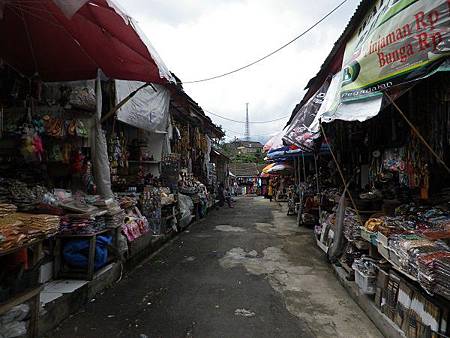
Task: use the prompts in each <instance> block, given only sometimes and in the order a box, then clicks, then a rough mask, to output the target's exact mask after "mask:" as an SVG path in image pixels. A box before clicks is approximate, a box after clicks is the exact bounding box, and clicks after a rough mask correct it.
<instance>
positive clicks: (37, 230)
mask: <svg viewBox="0 0 450 338" xmlns="http://www.w3.org/2000/svg"><path fill="white" fill-rule="evenodd" d="M59 222H60V219H59V217H58V216H53V215H35V214H24V213H12V214H8V215H6V216H4V217H1V218H0V251H4V250H9V249H12V248H14V247H19V246H22V245H25V244H27V243H29V242H32V241H33V240H36V239H38V238H46V237H48V236H51V235H54V234H55V233H56V232H57V231H58V228H59Z"/></svg>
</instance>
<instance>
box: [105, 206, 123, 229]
mask: <svg viewBox="0 0 450 338" xmlns="http://www.w3.org/2000/svg"><path fill="white" fill-rule="evenodd" d="M124 220H125V211H123V210H122V209H120V208H118V209H111V210H108V212H107V213H106V215H105V221H106V227H107V228H117V227H120V226H122V225H123V223H124Z"/></svg>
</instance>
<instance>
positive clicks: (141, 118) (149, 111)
mask: <svg viewBox="0 0 450 338" xmlns="http://www.w3.org/2000/svg"><path fill="white" fill-rule="evenodd" d="M142 85H144V83H143V82H139V81H123V80H116V100H117V102H116V103H119V102H120V101H122V100H123V99H124V98H126V97H127V96H128V95H129V94H130V93H131V92H133V91H135V90H136V89H138V88H139V87H141V86H142ZM153 87H154V88H155V89H156V91H155V89H153ZM153 87H152V86H147V87H145V88H142V89H141V90H139V91H138V92H137V93H136V95H135V96H133V98H132V99H131V100H129V101H128V102H127V103H126V104H125V105H124V106H123V107H122V108H120V109H119V111H118V113H117V119H118V120H119V121H122V122H125V123H127V124H129V125H131V126H133V127H136V128H139V129H143V130H147V131H151V132H154V133H166V132H167V127H168V124H169V120H168V118H169V104H170V91H169V90H168V89H167V88H165V87H164V86H160V85H155V84H153Z"/></svg>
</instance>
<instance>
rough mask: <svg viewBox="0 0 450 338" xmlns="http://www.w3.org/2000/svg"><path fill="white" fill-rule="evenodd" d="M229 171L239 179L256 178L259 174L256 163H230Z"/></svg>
mask: <svg viewBox="0 0 450 338" xmlns="http://www.w3.org/2000/svg"><path fill="white" fill-rule="evenodd" d="M229 169H230V171H231V172H232V173H233V174H234V175H235V176H237V177H256V176H258V174H259V171H258V166H257V165H256V163H230V166H229Z"/></svg>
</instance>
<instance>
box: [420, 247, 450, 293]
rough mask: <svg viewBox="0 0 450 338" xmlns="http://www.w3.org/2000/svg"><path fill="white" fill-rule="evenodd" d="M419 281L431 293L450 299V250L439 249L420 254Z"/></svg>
mask: <svg viewBox="0 0 450 338" xmlns="http://www.w3.org/2000/svg"><path fill="white" fill-rule="evenodd" d="M417 261H418V268H419V274H418V276H419V282H420V284H421V285H422V287H423V288H424V289H425V290H427V291H428V292H429V293H436V294H439V295H441V296H443V297H445V298H447V299H450V252H449V251H438V252H434V253H431V254H427V255H423V256H419V258H418V260H417Z"/></svg>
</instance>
